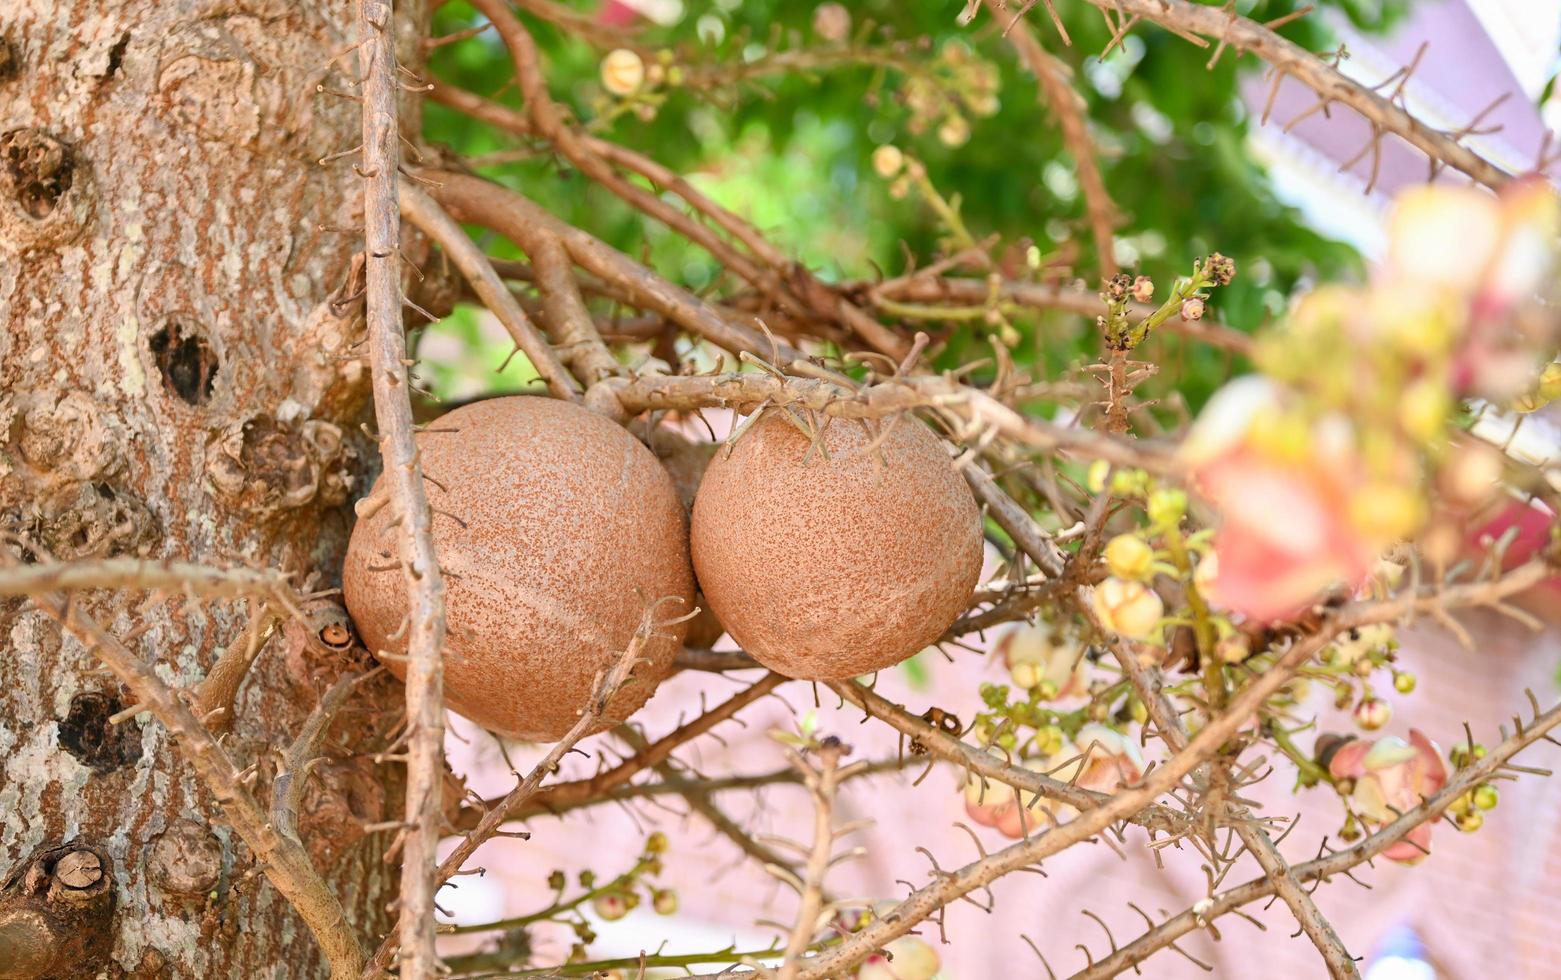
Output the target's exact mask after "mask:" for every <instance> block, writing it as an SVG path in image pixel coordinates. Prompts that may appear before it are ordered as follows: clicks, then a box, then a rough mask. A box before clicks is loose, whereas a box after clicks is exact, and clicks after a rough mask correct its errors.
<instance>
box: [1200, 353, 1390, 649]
mask: <svg viewBox="0 0 1561 980" xmlns="http://www.w3.org/2000/svg"><path fill="white" fill-rule="evenodd" d="M1283 423H1284V417H1283V411H1282V408H1281V395H1280V390H1279V389H1278V388H1277V387H1276V386H1275V385H1273V383H1272V382H1269V381H1267V380H1266V379H1263V378H1259V377H1246V378H1240V379H1237V380H1236V381H1233V382H1231V383H1230V384H1227V385H1226V386H1225V387H1224V388H1222V389H1220V391H1219V392H1217V393H1216V394H1215V395H1214V397H1213V398H1212V399H1210V400H1209V403H1208V405H1207V406H1206V407H1205V408H1204V410H1203V413H1202V414H1201V415H1200V416H1199V417H1198V422H1197V425H1195V426H1194V427H1193V430H1192V432H1191V433H1189V435H1188V437H1187V441H1186V443H1185V444H1184V445H1183V447H1182V458H1183V459H1184V460H1185V461H1186V462H1187V463H1188V464H1189V465H1190V467H1191V470H1192V479H1193V484H1194V486H1195V487H1196V488H1197V490H1198V491H1199V492H1200V493H1201V494H1202V495H1203V497H1204V498H1205V499H1207V500H1208V501H1209V503H1211V504H1213V505H1214V507H1215V509H1216V510H1218V512H1219V516H1220V528H1219V531H1218V532H1217V535H1216V537H1215V541H1214V555H1215V556H1216V561H1215V565H1214V568H1215V569H1216V570H1215V571H1214V574H1213V576H1212V578H1211V580H1210V581H1209V582H1208V586H1209V593H1210V594H1209V596H1208V598H1209V599H1210V601H1212V602H1214V603H1215V604H1216V605H1219V606H1222V607H1224V608H1226V609H1229V610H1231V611H1233V612H1239V613H1243V614H1245V615H1247V616H1249V617H1252V618H1253V619H1256V620H1260V621H1264V622H1267V621H1273V620H1281V619H1287V618H1290V617H1292V616H1294V615H1296V614H1297V613H1299V612H1301V611H1303V610H1304V609H1305V608H1306V606H1307V604H1308V603H1309V602H1311V601H1312V600H1313V599H1314V598H1315V597H1316V596H1317V594H1318V593H1319V592H1321V591H1322V590H1323V589H1326V588H1327V587H1329V586H1330V585H1333V584H1334V583H1337V582H1343V583H1345V584H1346V585H1348V586H1350V588H1351V589H1354V588H1356V587H1358V586H1359V585H1360V584H1361V583H1362V582H1363V581H1365V578H1366V574H1367V573H1368V572H1369V571H1370V569H1371V567H1372V563H1373V561H1374V560H1375V558H1376V555H1377V552H1378V550H1379V549H1380V547H1381V546H1382V545H1383V544H1384V543H1385V542H1381V541H1378V540H1374V539H1373V537H1372V536H1371V535H1370V534H1369V533H1368V532H1364V531H1363V530H1362V529H1361V528H1360V527H1358V526H1357V525H1356V524H1355V523H1354V522H1353V521H1352V520H1351V506H1352V501H1353V499H1354V498H1355V497H1356V493H1355V491H1356V490H1357V489H1358V488H1357V487H1356V486H1355V485H1354V481H1355V480H1356V479H1357V477H1356V474H1357V473H1358V472H1359V466H1358V464H1357V463H1356V462H1355V461H1354V459H1353V449H1352V447H1351V445H1350V443H1351V441H1352V437H1351V435H1350V433H1349V432H1348V427H1347V426H1345V425H1343V424H1342V423H1340V424H1333V423H1328V424H1318V425H1316V426H1314V427H1313V428H1312V429H1310V430H1301V431H1299V432H1298V433H1295V432H1285V431H1283V430H1282V426H1283ZM1260 430H1261V436H1262V437H1260ZM1273 430H1280V431H1278V432H1277V433H1275V432H1274V431H1273ZM1296 437H1299V438H1298V439H1297V438H1296ZM1287 439H1292V440H1295V441H1299V442H1300V443H1301V444H1299V445H1291V444H1287V443H1286V440H1287Z"/></svg>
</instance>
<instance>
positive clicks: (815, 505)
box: [691, 411, 982, 680]
mask: <svg viewBox="0 0 1561 980" xmlns="http://www.w3.org/2000/svg"><path fill="white" fill-rule="evenodd" d="M884 425H886V426H887V425H888V423H884ZM872 439H873V437H872V435H871V434H870V433H869V432H868V431H867V430H866V428H865V427H864V426H862V425H861V424H859V423H857V422H854V421H849V420H844V419H837V420H834V421H832V422H831V423H830V424H829V425H828V426H827V427H826V428H825V430H824V436H823V447H824V449H826V450H827V451H828V457H827V458H825V457H824V455H823V454H822V453H820V452H819V451H818V449H817V448H814V449H813V450H812V451H811V452H810V451H809V446H810V445H811V443H812V440H811V439H810V438H809V437H808V436H807V435H805V434H803V433H802V432H801V431H800V430H799V429H798V427H797V426H796V425H794V424H793V423H792V422H791V420H790V419H789V418H787V417H786V416H785V415H783V414H781V413H779V412H774V411H772V412H770V413H768V414H766V415H765V416H764V417H762V418H761V419H759V420H758V421H757V422H755V423H754V424H753V426H752V427H751V428H750V429H749V430H748V431H747V432H745V433H744V434H743V435H742V436H741V437H739V438H738V440H737V443H736V445H735V446H734V447H733V448H732V451H731V453H730V454H728V453H727V452H725V451H722V452H719V453H717V454H716V457H715V460H714V461H713V462H712V463H711V464H710V468H709V469H708V470H707V471H706V472H705V477H704V481H703V482H702V483H701V484H700V487H699V496H698V497H697V498H696V499H695V501H694V514H693V522H692V534H691V540H692V548H693V555H694V570H695V572H696V573H697V575H698V578H699V583H700V587H701V588H702V589H703V590H704V594H705V597H706V598H707V599H709V601H710V606H711V608H712V609H713V610H714V611H715V614H716V616H717V617H718V618H719V619H720V621H721V623H722V624H724V625H725V626H726V629H727V632H729V633H730V634H731V635H732V638H733V639H734V640H736V641H737V642H738V643H739V644H741V645H742V647H743V649H744V650H747V651H748V652H749V653H750V654H752V655H753V656H754V658H755V659H756V660H758V661H759V662H760V663H762V664H764V665H765V666H766V667H769V668H771V669H772V670H775V671H777V672H778V673H781V674H785V675H787V676H788V677H798V678H803V679H806V680H842V679H845V678H848V677H855V676H858V675H860V674H866V673H870V672H872V671H875V670H882V669H883V668H885V667H889V666H892V665H894V664H897V663H899V662H900V661H902V660H904V659H905V658H907V657H909V656H911V655H912V654H914V653H916V652H917V651H918V650H921V649H922V648H923V647H925V646H926V645H927V644H929V643H932V642H933V641H934V640H936V639H937V638H938V637H939V636H941V635H942V634H943V631H944V630H946V629H948V627H949V626H950V625H951V624H952V623H953V622H954V620H955V619H956V618H958V616H959V614H960V613H961V612H962V611H964V609H965V608H966V607H967V606H968V605H969V603H970V596H971V593H972V591H973V590H974V589H975V586H976V581H977V580H978V579H979V577H980V574H981V555H982V540H981V513H980V510H979V509H978V508H977V507H976V502H975V499H974V498H973V497H972V496H971V493H970V489H969V488H968V487H967V486H966V485H965V481H964V480H962V479H961V478H960V476H959V474H958V473H956V472H955V471H954V468H953V467H952V466H951V465H950V460H949V456H948V453H946V452H945V451H944V449H943V445H942V443H941V442H940V441H939V440H938V438H937V437H936V436H934V435H933V434H932V432H931V431H930V430H929V429H927V427H926V426H925V425H923V424H922V423H921V422H919V421H917V420H916V419H914V418H911V417H906V418H902V419H900V420H899V422H898V423H897V424H895V425H894V426H893V428H891V429H889V430H888V434H887V435H886V436H885V437H884V438H883V440H882V442H881V444H880V445H879V446H878V448H877V449H873V448H872V447H871V443H872Z"/></svg>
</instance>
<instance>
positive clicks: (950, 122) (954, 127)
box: [938, 115, 970, 147]
mask: <svg viewBox="0 0 1561 980" xmlns="http://www.w3.org/2000/svg"><path fill="white" fill-rule="evenodd" d="M938 139H939V140H940V141H942V143H943V145H944V146H948V147H958V146H964V145H965V142H966V141H967V140H969V139H970V123H968V122H966V121H965V117H964V116H957V115H956V116H949V117H948V118H947V119H945V120H943V125H941V126H939V127H938Z"/></svg>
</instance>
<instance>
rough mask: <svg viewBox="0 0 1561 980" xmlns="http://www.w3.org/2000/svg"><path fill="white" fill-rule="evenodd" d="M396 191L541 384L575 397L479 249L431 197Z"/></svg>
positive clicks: (404, 187)
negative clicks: (500, 325) (463, 278)
mask: <svg viewBox="0 0 1561 980" xmlns="http://www.w3.org/2000/svg"><path fill="white" fill-rule="evenodd" d="M398 190H399V194H400V199H401V213H402V214H403V215H405V216H406V219H407V220H408V221H410V222H412V224H414V225H416V226H417V228H418V230H419V231H421V232H422V233H423V234H425V235H427V236H428V237H429V238H431V239H433V240H434V241H436V242H438V243H439V245H440V247H442V248H443V249H444V252H445V254H446V255H448V256H449V257H450V259H451V261H453V262H454V263H455V266H456V268H458V269H460V270H461V275H462V276H464V277H465V278H466V281H467V282H468V283H470V284H471V287H472V291H473V292H475V293H476V294H477V297H478V298H479V299H481V300H482V303H483V305H484V306H486V307H487V308H488V309H489V310H490V311H492V313H493V315H494V316H496V317H498V318H499V322H500V323H502V324H503V325H504V329H505V330H507V331H508V332H509V335H510V339H512V340H514V341H515V345H516V346H517V347H519V348H520V349H521V352H522V353H524V354H525V355H526V357H527V359H528V360H530V361H531V366H532V367H534V368H536V371H537V374H538V375H540V376H541V378H542V380H543V381H545V382H547V386H548V389H549V390H550V391H552V392H553V396H554V397H555V398H564V399H568V400H570V401H579V400H580V386H578V385H576V384H575V382H574V379H572V378H571V377H570V376H569V372H568V371H567V370H566V369H565V368H564V364H563V362H562V361H560V360H559V357H558V355H557V354H556V353H554V352H553V348H551V347H549V346H548V344H547V341H546V340H544V339H543V337H542V335H541V334H540V333H538V332H537V328H536V327H535V326H533V325H532V323H531V319H530V317H528V316H526V311H525V310H522V309H521V308H520V304H519V303H518V302H516V301H515V297H514V296H512V295H511V294H510V291H509V287H508V286H506V285H504V280H502V279H500V278H499V274H498V273H497V272H495V271H493V265H492V264H491V263H490V262H489V261H488V257H487V256H486V255H484V254H483V253H482V250H481V249H479V248H478V247H477V245H476V244H475V243H474V242H473V241H472V240H471V238H470V237H468V236H467V234H466V232H465V231H463V230H462V229H461V226H460V225H458V224H456V223H455V220H454V219H453V218H451V217H450V216H449V215H448V214H446V213H445V211H444V208H441V207H440V206H439V204H438V202H436V201H434V200H433V198H431V197H429V196H428V195H427V194H424V193H423V192H422V191H421V190H418V189H417V188H416V187H414V186H413V185H412V184H410V183H403V184H401V186H400V188H399V189H398ZM587 383H589V380H587Z"/></svg>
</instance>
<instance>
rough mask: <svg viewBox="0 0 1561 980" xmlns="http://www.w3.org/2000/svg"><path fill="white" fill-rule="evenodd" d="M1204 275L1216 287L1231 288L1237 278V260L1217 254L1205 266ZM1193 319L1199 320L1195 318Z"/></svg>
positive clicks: (1211, 256)
mask: <svg viewBox="0 0 1561 980" xmlns="http://www.w3.org/2000/svg"><path fill="white" fill-rule="evenodd" d="M1203 272H1204V275H1206V276H1208V278H1209V281H1210V282H1212V283H1214V285H1216V286H1229V285H1230V281H1231V280H1232V279H1234V278H1236V260H1235V259H1232V258H1228V257H1226V256H1224V255H1221V254H1220V253H1218V252H1215V253H1214V254H1213V255H1210V256H1209V260H1208V261H1207V262H1206V263H1204V266H1203ZM1192 319H1197V317H1193V318H1192Z"/></svg>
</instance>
